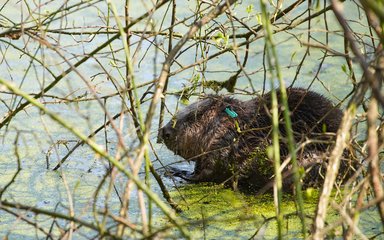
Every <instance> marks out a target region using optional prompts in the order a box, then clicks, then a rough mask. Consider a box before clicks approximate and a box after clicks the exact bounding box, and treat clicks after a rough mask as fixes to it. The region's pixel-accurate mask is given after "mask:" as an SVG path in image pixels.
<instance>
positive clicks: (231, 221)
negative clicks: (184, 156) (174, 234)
mask: <svg viewBox="0 0 384 240" xmlns="http://www.w3.org/2000/svg"><path fill="white" fill-rule="evenodd" d="M171 195H172V196H173V198H174V199H175V201H177V202H178V204H179V205H180V207H181V209H182V210H183V212H182V213H181V216H182V217H184V218H185V220H187V221H188V222H189V224H190V227H189V228H190V229H189V230H190V231H191V233H192V236H194V238H196V239H202V238H206V239H233V238H241V239H249V238H252V237H257V238H259V237H261V238H265V239H272V238H275V237H276V234H277V229H276V219H275V206H274V200H273V195H272V194H264V195H260V196H254V195H246V194H243V193H240V192H234V191H232V190H231V189H226V188H223V187H222V186H219V185H212V184H194V185H185V186H183V187H179V188H177V191H173V192H171ZM317 198H318V194H317V191H312V192H311V194H309V195H307V197H306V199H305V205H304V208H305V214H306V215H308V216H313V214H314V212H315V209H316V202H317ZM282 206H283V208H282V211H283V214H284V216H285V218H284V232H283V234H284V236H285V237H289V238H300V237H301V232H300V231H301V225H300V219H299V217H298V216H297V215H296V207H295V201H294V197H293V196H292V195H285V197H284V198H283V204H282ZM307 228H308V231H309V230H310V225H308V227H307Z"/></svg>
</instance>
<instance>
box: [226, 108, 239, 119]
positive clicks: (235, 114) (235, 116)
mask: <svg viewBox="0 0 384 240" xmlns="http://www.w3.org/2000/svg"><path fill="white" fill-rule="evenodd" d="M225 112H226V113H227V114H228V115H229V116H230V117H231V118H237V116H238V115H237V113H236V112H235V111H233V110H231V109H230V108H229V107H226V108H225Z"/></svg>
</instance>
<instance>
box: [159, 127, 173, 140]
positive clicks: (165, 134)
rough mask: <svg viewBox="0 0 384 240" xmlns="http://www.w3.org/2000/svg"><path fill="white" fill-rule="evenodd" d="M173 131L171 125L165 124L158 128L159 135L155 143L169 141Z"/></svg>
mask: <svg viewBox="0 0 384 240" xmlns="http://www.w3.org/2000/svg"><path fill="white" fill-rule="evenodd" d="M174 131H175V128H173V127H172V125H170V124H167V125H165V126H164V127H162V128H160V130H159V135H158V137H157V142H158V143H162V142H167V141H169V140H170V139H171V137H172V135H173V133H174Z"/></svg>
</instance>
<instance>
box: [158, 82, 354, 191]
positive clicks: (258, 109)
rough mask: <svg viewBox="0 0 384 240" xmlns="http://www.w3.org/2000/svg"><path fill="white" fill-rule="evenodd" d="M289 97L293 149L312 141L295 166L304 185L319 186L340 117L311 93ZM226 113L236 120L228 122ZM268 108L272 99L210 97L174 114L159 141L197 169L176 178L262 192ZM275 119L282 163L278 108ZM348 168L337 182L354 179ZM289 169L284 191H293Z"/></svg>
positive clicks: (269, 174)
mask: <svg viewBox="0 0 384 240" xmlns="http://www.w3.org/2000/svg"><path fill="white" fill-rule="evenodd" d="M287 93H288V105H289V109H290V117H291V122H292V130H293V133H294V137H295V141H296V143H300V142H304V141H305V140H307V139H311V140H312V141H313V143H310V144H307V145H305V147H304V148H301V149H299V150H298V152H297V158H298V162H299V165H300V166H302V167H303V168H304V169H305V170H306V171H307V173H306V175H305V177H304V178H303V179H302V181H303V185H304V187H309V186H318V185H319V184H321V183H322V179H323V178H322V177H323V175H324V174H325V169H326V162H327V159H328V155H329V148H330V147H331V146H332V144H333V142H334V136H335V133H336V132H337V129H338V128H339V124H340V121H341V118H342V112H341V110H340V109H338V108H335V107H334V106H333V105H332V103H331V102H330V101H329V100H328V99H326V98H325V97H323V96H321V95H320V94H318V93H315V92H313V91H307V90H305V89H301V88H288V89H287ZM278 98H279V99H280V93H279V92H278ZM226 107H229V108H230V109H232V110H233V111H235V112H236V113H237V114H238V117H237V118H232V117H230V116H229V115H228V114H227V113H226V112H225V108H226ZM270 107H271V95H270V93H267V94H265V95H264V96H263V97H257V98H254V99H252V100H249V101H240V100H237V99H234V98H230V97H222V96H209V97H207V98H205V99H203V100H201V101H198V102H196V103H194V104H192V105H190V106H188V107H187V108H186V109H184V110H183V111H181V112H180V113H178V114H177V116H176V118H175V119H174V120H173V121H170V122H169V123H168V124H167V125H165V126H164V127H163V128H162V129H160V132H159V138H160V140H162V141H163V142H164V143H165V145H166V146H167V147H168V148H169V149H170V150H172V151H173V152H174V153H175V154H178V155H180V156H182V157H183V158H185V159H186V160H188V161H195V169H194V172H193V173H189V172H186V171H177V170H175V169H174V173H175V175H176V176H180V177H182V178H184V179H187V180H189V181H194V182H216V183H228V184H229V185H231V186H234V187H237V186H239V187H240V188H241V189H245V190H260V189H262V188H264V187H265V186H266V185H267V184H270V183H271V180H272V179H273V174H274V169H273V161H272V160H270V159H269V158H268V157H267V154H266V149H267V147H268V146H271V145H272V140H271V135H272V128H271V113H270V110H269V109H270ZM279 113H280V126H279V130H280V135H281V139H280V152H281V159H282V161H283V160H285V159H286V157H287V156H288V148H287V143H286V130H285V124H284V121H283V116H282V110H281V106H280V107H279ZM235 122H237V124H238V126H239V128H240V131H239V129H238V128H237V127H236V123H235ZM324 130H326V132H327V133H325V132H324ZM350 166H351V163H350V162H349V161H348V160H345V161H342V164H341V170H340V177H339V178H340V179H341V178H345V177H348V176H349V175H351V173H353V171H352V169H351V168H350ZM290 169H291V165H290V164H288V166H287V167H286V168H285V169H284V170H283V176H284V175H285V177H284V182H283V186H284V188H285V189H288V188H291V187H292V178H291V177H288V176H289V175H290Z"/></svg>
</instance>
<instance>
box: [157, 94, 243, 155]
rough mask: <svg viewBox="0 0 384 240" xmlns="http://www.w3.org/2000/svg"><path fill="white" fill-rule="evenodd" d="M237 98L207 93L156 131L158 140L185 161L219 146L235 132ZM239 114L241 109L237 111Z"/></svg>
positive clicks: (237, 107) (238, 105)
mask: <svg viewBox="0 0 384 240" xmlns="http://www.w3.org/2000/svg"><path fill="white" fill-rule="evenodd" d="M239 103H240V101H238V100H235V99H232V98H229V97H220V96H209V97H207V98H205V99H203V100H200V101H198V102H195V103H193V104H191V105H189V106H188V107H186V108H185V109H184V110H182V111H180V112H179V113H177V114H176V115H175V116H174V117H173V119H172V120H171V121H170V122H168V123H167V124H166V125H165V126H164V127H163V128H161V129H160V130H159V135H158V137H159V141H160V142H163V143H164V144H165V145H166V146H167V147H168V148H169V149H170V150H172V151H173V152H174V153H175V154H177V155H180V156H182V157H183V158H185V159H187V160H192V161H194V160H197V158H199V157H200V156H202V155H204V154H205V153H207V152H210V151H212V150H215V148H216V147H219V146H222V145H223V144H222V143H224V142H227V139H228V138H233V137H231V136H232V135H233V132H236V130H235V126H234V119H233V116H230V115H229V114H228V110H227V111H226V110H225V109H230V110H231V111H233V112H235V111H236V112H239V111H241V110H240V109H239V108H240V105H241V104H239ZM239 114H240V112H239Z"/></svg>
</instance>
